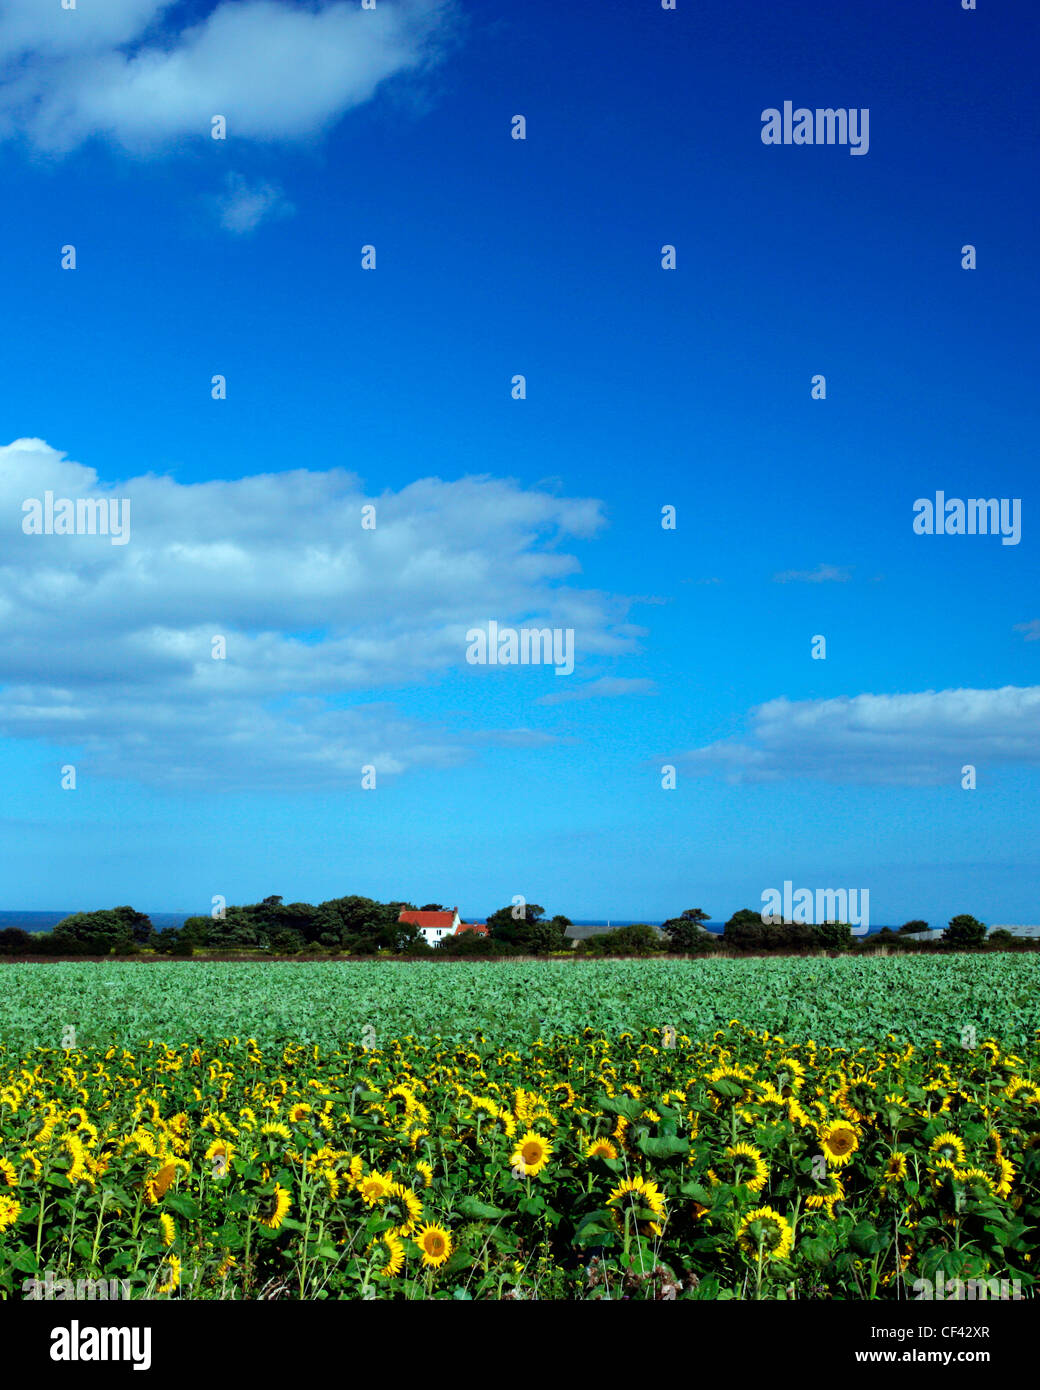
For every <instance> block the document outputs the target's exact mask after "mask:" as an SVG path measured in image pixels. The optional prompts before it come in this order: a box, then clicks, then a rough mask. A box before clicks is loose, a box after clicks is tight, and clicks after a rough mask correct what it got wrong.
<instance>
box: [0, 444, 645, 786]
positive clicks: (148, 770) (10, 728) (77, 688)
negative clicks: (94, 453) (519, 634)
mask: <svg viewBox="0 0 1040 1390" xmlns="http://www.w3.org/2000/svg"><path fill="white" fill-rule="evenodd" d="M46 490H50V491H51V492H53V493H54V495H55V497H57V498H60V497H70V498H76V497H82V496H104V495H110V496H112V497H119V498H129V499H130V540H129V543H128V544H126V545H112V544H111V543H110V540H109V538H107V537H104V536H89V535H88V536H78V535H77V536H55V535H52V536H46V535H28V536H27V535H24V534H23V533H22V520H23V509H22V503H23V501H24V500H25V499H26V498H30V497H34V498H42V497H43V494H44V492H45V491H46ZM366 502H371V503H374V505H375V507H376V529H375V530H374V531H370V530H363V529H362V526H361V519H362V510H361V509H362V506H363V505H364V504H365V503H366ZM602 524H603V516H602V510H601V505H600V503H599V502H597V501H595V500H593V499H583V498H566V497H558V496H555V495H551V494H549V493H545V492H539V491H534V490H524V489H522V488H520V487H518V486H517V485H516V484H515V483H513V482H511V481H509V480H504V479H496V478H491V477H467V478H462V479H459V480H457V481H453V482H446V481H442V480H441V479H438V478H424V479H421V480H419V481H417V482H414V483H412V484H410V485H409V486H407V487H405V488H403V489H401V490H400V491H399V492H387V493H384V494H382V495H381V496H375V497H369V496H366V494H365V492H364V490H363V488H362V486H361V483H360V481H359V480H358V479H357V478H356V477H355V476H354V475H353V474H350V473H346V472H344V471H342V470H331V471H328V472H315V471H310V470H308V469H305V468H298V469H295V470H293V471H290V472H285V473H273V474H259V475H256V476H252V477H246V478H241V479H238V480H236V481H212V482H205V483H194V484H180V483H178V482H176V481H175V480H174V479H173V478H170V477H165V476H156V475H154V474H145V475H143V476H140V477H136V478H133V479H131V480H129V481H128V482H126V483H121V484H119V485H118V486H117V487H112V486H109V485H106V486H102V485H101V484H100V483H99V480H98V477H97V474H96V472H95V471H94V470H93V469H90V468H85V467H83V466H82V465H81V464H79V463H75V462H73V461H71V460H69V459H67V458H66V457H65V456H64V455H63V454H61V453H59V452H58V451H56V450H54V449H52V448H51V447H50V446H49V445H47V444H46V443H44V442H43V441H42V440H38V439H22V440H16V441H15V442H14V443H13V444H11V445H8V446H6V447H0V534H2V535H3V536H4V541H5V544H4V546H3V550H2V552H0V555H2V558H0V623H2V625H3V629H4V634H5V641H4V650H3V655H2V657H0V676H2V679H3V681H4V682H5V685H4V687H3V688H0V734H7V735H14V736H21V737H27V738H36V739H44V740H47V741H50V742H52V743H53V742H57V743H59V744H60V745H62V746H71V745H75V746H82V747H83V748H84V749H85V750H87V752H88V754H89V757H90V759H91V766H92V768H93V769H94V770H95V771H103V772H107V773H111V774H113V775H124V776H132V777H143V778H145V779H146V780H152V781H160V782H173V783H183V782H192V781H195V780H198V781H207V780H209V781H212V782H214V783H216V784H218V785H231V784H237V783H241V782H243V781H244V782H246V783H249V784H251V785H252V784H258V783H259V782H261V781H264V780H265V779H266V780H267V781H269V780H270V779H272V778H274V779H275V780H278V779H279V778H283V779H284V780H285V781H286V782H287V784H290V785H313V784H316V783H321V784H324V783H325V782H328V781H340V782H341V781H342V777H343V771H344V769H350V770H351V773H352V775H353V774H355V773H356V774H358V775H360V774H359V772H358V769H359V768H360V766H361V763H363V762H373V763H375V764H376V766H377V768H381V770H383V771H395V770H399V769H400V768H402V767H404V766H408V765H411V764H414V763H417V762H426V763H433V764H438V765H443V764H444V763H445V762H450V761H452V760H457V759H458V758H459V757H462V756H464V755H465V754H466V752H467V750H468V749H469V747H471V746H472V745H473V740H472V739H470V738H469V736H467V735H461V734H451V735H450V736H449V735H446V734H444V733H442V732H439V731H437V730H428V729H424V728H422V727H421V726H419V725H418V724H417V723H415V721H414V720H407V719H404V718H402V717H400V716H398V715H395V714H392V712H391V713H387V712H386V708H385V706H384V707H383V708H382V710H379V709H376V708H375V707H374V706H372V705H370V704H364V703H360V704H359V701H361V700H363V699H368V700H371V699H373V698H375V697H377V696H378V695H379V692H382V691H386V690H389V689H391V688H395V687H400V686H405V685H415V684H428V683H429V682H430V681H431V680H436V679H439V678H441V677H443V676H445V675H450V674H452V673H455V674H459V673H461V674H462V678H464V679H487V678H488V673H487V672H486V671H485V670H484V669H483V668H476V667H471V666H468V665H467V664H466V661H465V650H466V639H465V634H466V632H467V630H468V629H469V628H471V627H473V626H477V625H480V624H481V623H483V622H486V621H487V619H488V617H489V616H494V617H496V618H498V619H499V620H500V621H502V622H504V623H509V622H516V621H518V620H522V621H525V622H526V621H528V620H531V621H535V622H536V623H537V624H538V625H539V626H542V625H548V626H560V627H573V628H574V629H575V631H576V650H577V652H578V654H579V659H581V658H583V657H584V656H586V655H588V656H597V655H600V656H602V655H610V654H620V653H625V652H631V651H632V650H633V648H634V643H635V637H636V635H637V631H638V630H637V629H634V628H632V627H631V626H630V625H629V624H628V623H627V622H626V621H625V620H624V619H625V605H624V604H622V603H621V601H619V600H617V599H613V598H611V597H610V596H607V595H604V594H601V593H598V592H595V591H590V590H584V589H581V588H579V587H576V586H575V585H574V584H573V583H572V580H573V579H574V576H575V575H576V574H577V572H578V564H577V561H576V560H575V559H574V557H573V556H570V555H568V554H566V553H565V552H564V551H563V550H561V549H560V545H561V542H564V541H565V540H566V539H567V538H568V537H571V538H587V537H590V536H592V535H594V534H595V533H596V532H598V531H599V529H600V528H601V526H602ZM216 635H221V636H224V637H225V638H226V639H227V649H228V659H227V660H226V661H215V660H213V658H212V655H211V651H212V638H213V637H214V636H216ZM499 674H501V673H499ZM508 674H511V675H516V673H508ZM524 674H525V675H526V674H528V673H527V672H526V671H525V672H524ZM517 678H520V677H517ZM348 706H349V708H348ZM504 737H511V734H510V735H504Z"/></svg>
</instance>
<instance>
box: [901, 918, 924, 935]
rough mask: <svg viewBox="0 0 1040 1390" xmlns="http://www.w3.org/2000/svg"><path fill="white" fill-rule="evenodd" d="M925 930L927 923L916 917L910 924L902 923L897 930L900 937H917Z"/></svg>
mask: <svg viewBox="0 0 1040 1390" xmlns="http://www.w3.org/2000/svg"><path fill="white" fill-rule="evenodd" d="M927 930H928V923H927V922H922V921H920V920H919V919H918V918H916V917H915V918H914V920H913V921H912V922H904V923H903V925H902V926H901V927H900V928H899V932H900V935H902V936H918V935H920V933H921V932H923V931H927Z"/></svg>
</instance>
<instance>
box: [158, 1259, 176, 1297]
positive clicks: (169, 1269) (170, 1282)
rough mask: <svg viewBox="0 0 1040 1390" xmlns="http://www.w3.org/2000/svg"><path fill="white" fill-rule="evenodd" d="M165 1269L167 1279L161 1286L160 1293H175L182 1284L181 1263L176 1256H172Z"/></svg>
mask: <svg viewBox="0 0 1040 1390" xmlns="http://www.w3.org/2000/svg"><path fill="white" fill-rule="evenodd" d="M165 1269H166V1278H165V1279H164V1280H163V1282H162V1283H161V1284H160V1285H159V1293H173V1291H174V1289H177V1288H179V1287H180V1282H181V1262H180V1260H178V1258H177V1256H176V1255H171V1256H170V1258H169V1259H168V1260H167V1261H166V1265H165Z"/></svg>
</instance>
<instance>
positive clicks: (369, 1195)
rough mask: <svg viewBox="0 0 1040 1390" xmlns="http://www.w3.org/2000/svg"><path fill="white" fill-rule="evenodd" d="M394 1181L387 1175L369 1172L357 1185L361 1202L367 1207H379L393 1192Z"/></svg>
mask: <svg viewBox="0 0 1040 1390" xmlns="http://www.w3.org/2000/svg"><path fill="white" fill-rule="evenodd" d="M393 1186H394V1180H393V1178H392V1177H391V1175H390V1174H389V1173H376V1172H374V1171H373V1172H371V1173H369V1174H368V1175H367V1176H366V1177H363V1178H362V1179H361V1181H360V1182H359V1183H358V1185H357V1187H358V1192H359V1193H360V1194H361V1200H362V1201H363V1202H364V1204H365V1206H367V1207H374V1206H381V1205H382V1204H383V1202H385V1201H386V1199H387V1197H389V1196H390V1193H391V1191H392V1190H393Z"/></svg>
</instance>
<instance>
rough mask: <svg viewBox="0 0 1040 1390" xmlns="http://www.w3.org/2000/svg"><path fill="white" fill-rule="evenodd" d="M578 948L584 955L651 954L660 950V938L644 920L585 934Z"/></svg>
mask: <svg viewBox="0 0 1040 1390" xmlns="http://www.w3.org/2000/svg"><path fill="white" fill-rule="evenodd" d="M578 949H579V950H580V951H581V953H582V955H586V956H651V955H655V954H656V953H657V952H658V951H660V949H661V938H660V937H659V936H658V935H657V932H655V931H654V929H653V927H651V926H649V925H648V924H647V923H646V922H636V923H633V925H632V926H630V927H616V928H615V929H614V931H606V932H597V933H596V935H595V936H586V937H585V938H584V939H583V940H582V941H581V942H580V943H579V946H578Z"/></svg>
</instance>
